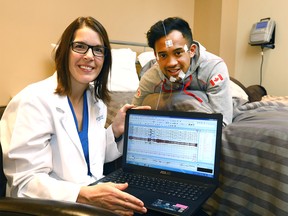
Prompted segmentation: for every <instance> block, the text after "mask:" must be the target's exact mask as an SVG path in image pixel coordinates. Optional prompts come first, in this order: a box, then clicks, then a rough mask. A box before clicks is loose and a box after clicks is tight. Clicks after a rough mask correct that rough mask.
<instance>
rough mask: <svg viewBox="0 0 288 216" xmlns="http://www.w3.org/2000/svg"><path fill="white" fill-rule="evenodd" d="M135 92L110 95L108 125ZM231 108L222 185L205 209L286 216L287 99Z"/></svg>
mask: <svg viewBox="0 0 288 216" xmlns="http://www.w3.org/2000/svg"><path fill="white" fill-rule="evenodd" d="M127 45H128V46H129V43H127ZM137 55H139V53H137ZM134 61H135V59H134ZM136 62H137V58H136ZM134 63H135V62H134ZM134 66H135V65H134ZM141 67H143V65H141ZM117 71H118V67H116V66H115V67H114V71H112V72H113V73H114V74H115V73H118V72H117ZM136 74H137V75H139V70H138V73H137V72H136ZM128 76H130V75H128ZM133 76H134V75H133ZM118 81H119V80H118ZM137 82H138V81H137ZM238 84H239V83H238ZM241 85H242V84H241ZM241 85H240V87H241V88H243V86H241ZM246 89H247V88H246ZM135 92H136V89H135V88H132V89H125V90H123V89H116V90H112V91H111V97H112V100H111V102H110V104H109V105H108V119H107V125H109V124H110V123H111V122H112V121H113V117H114V116H115V114H116V112H117V111H118V109H119V108H120V107H121V106H122V105H124V104H125V103H131V101H132V97H133V95H134V94H135ZM234 107H235V109H234V116H233V122H232V124H230V125H228V126H226V127H225V128H224V129H223V134H222V153H221V172H220V185H219V188H218V189H217V190H216V192H215V193H214V194H213V195H212V197H211V198H210V199H209V200H208V201H207V202H206V203H205V204H204V206H203V209H204V211H205V212H207V213H208V214H209V215H229V216H231V215H237V216H238V215H243V216H244V215H245V216H247V215H277V216H278V215H288V96H286V97H276V96H271V95H269V94H268V95H265V96H263V97H260V98H258V100H255V101H253V102H249V103H239V104H237V105H236V106H234ZM117 166H119V162H118V163H117V164H116V165H115V167H114V168H117Z"/></svg>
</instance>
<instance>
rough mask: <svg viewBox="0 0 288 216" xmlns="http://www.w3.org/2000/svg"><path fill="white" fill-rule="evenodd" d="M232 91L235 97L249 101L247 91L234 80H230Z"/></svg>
mask: <svg viewBox="0 0 288 216" xmlns="http://www.w3.org/2000/svg"><path fill="white" fill-rule="evenodd" d="M230 91H231V94H232V97H233V98H241V99H244V100H245V101H249V97H248V95H247V94H246V92H245V91H244V90H243V89H242V88H241V87H240V86H239V85H238V84H236V83H235V82H233V81H232V80H230Z"/></svg>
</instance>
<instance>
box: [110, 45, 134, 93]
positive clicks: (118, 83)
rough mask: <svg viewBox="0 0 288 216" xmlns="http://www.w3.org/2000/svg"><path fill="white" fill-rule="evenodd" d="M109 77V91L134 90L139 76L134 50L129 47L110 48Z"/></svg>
mask: <svg viewBox="0 0 288 216" xmlns="http://www.w3.org/2000/svg"><path fill="white" fill-rule="evenodd" d="M111 52H112V68H111V71H110V72H111V78H110V76H109V80H108V89H109V90H110V91H136V90H137V88H138V85H139V78H138V75H137V70H136V65H135V63H136V52H134V51H132V50H131V49H129V48H121V49H112V50H111Z"/></svg>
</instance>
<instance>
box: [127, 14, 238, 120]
mask: <svg viewBox="0 0 288 216" xmlns="http://www.w3.org/2000/svg"><path fill="white" fill-rule="evenodd" d="M147 39H148V45H149V47H151V48H153V50H154V54H155V57H156V61H157V62H156V64H154V65H153V66H152V67H151V68H150V69H149V70H148V71H146V72H145V73H144V75H143V77H142V78H141V80H140V84H139V88H138V91H137V93H136V94H135V96H134V99H133V101H132V103H133V104H135V105H148V104H149V105H150V106H151V107H152V108H153V109H167V110H184V111H198V112H208V113H210V112H211V113H212V112H217V113H222V114H223V126H225V125H228V124H230V123H231V122H232V114H233V104H232V96H231V93H230V87H229V83H230V79H229V73H228V69H227V66H226V64H225V62H224V61H223V59H221V58H220V57H218V56H216V55H214V54H212V53H209V52H207V51H206V49H205V48H204V47H203V46H201V45H200V44H199V43H197V42H195V41H193V36H192V31H191V29H190V27H189V24H188V23H187V22H186V21H185V20H183V19H181V18H178V17H170V18H167V19H165V20H164V21H158V22H157V23H156V24H154V25H153V26H152V27H151V28H150V30H149V31H148V32H147Z"/></svg>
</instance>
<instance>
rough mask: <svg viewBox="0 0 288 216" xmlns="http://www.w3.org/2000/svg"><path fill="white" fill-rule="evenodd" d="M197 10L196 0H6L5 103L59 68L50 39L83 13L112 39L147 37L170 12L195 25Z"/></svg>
mask: <svg viewBox="0 0 288 216" xmlns="http://www.w3.org/2000/svg"><path fill="white" fill-rule="evenodd" d="M182 5H183V6H182ZM193 12H194V0H181V4H179V1H178V0H169V1H166V0H157V1H155V0H145V1H143V0H125V1H119V0H106V1H100V0H82V1H78V0H61V1H58V0H49V1H38V0H25V1H17V0H10V1H3V0H1V7H0V14H1V19H0V26H1V34H0V39H1V52H0V64H1V72H0V73H1V79H0V105H6V104H7V103H8V102H9V100H10V98H11V97H13V96H14V95H15V94H16V93H17V92H19V91H20V90H21V89H22V88H24V87H25V86H26V85H28V84H30V83H32V82H35V81H38V80H41V79H43V78H45V77H47V76H49V75H51V74H52V73H53V72H54V64H53V61H52V58H51V51H52V48H51V45H50V44H51V43H56V42H57V41H58V39H59V38H60V36H61V34H62V32H63V30H64V29H65V28H66V27H67V25H68V24H70V23H71V22H72V21H73V20H74V19H75V18H76V17H78V16H88V15H91V16H93V17H95V18H96V19H98V20H99V21H100V22H101V23H102V24H103V25H104V26H105V27H106V30H107V32H108V34H109V37H110V39H113V40H124V41H134V42H141V43H145V42H146V38H145V33H146V32H147V30H148V29H149V27H150V26H151V25H152V24H154V23H155V22H156V21H158V20H160V19H164V18H166V17H168V16H181V17H182V18H184V19H186V20H187V21H188V22H189V23H190V25H191V27H193V23H194V14H193Z"/></svg>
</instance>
